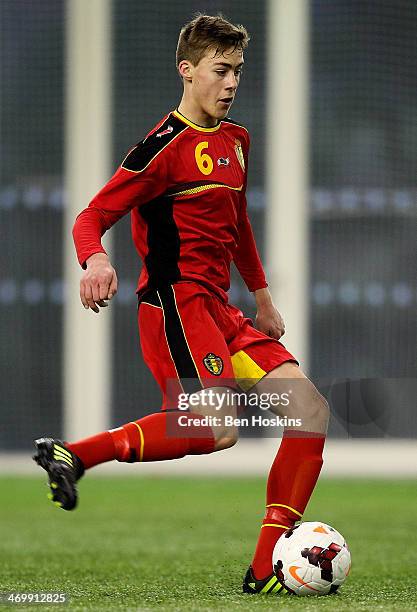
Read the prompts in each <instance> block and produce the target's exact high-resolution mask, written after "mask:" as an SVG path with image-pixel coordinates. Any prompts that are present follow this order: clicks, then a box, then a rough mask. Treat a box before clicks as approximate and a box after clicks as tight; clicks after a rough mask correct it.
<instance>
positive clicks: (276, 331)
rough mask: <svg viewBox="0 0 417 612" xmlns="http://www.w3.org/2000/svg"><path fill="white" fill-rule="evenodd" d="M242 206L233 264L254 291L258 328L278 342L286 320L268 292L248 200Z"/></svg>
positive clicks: (244, 200)
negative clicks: (248, 208)
mask: <svg viewBox="0 0 417 612" xmlns="http://www.w3.org/2000/svg"><path fill="white" fill-rule="evenodd" d="M242 205H243V206H242V208H243V210H242V212H241V218H240V222H239V245H238V249H237V252H236V254H235V257H234V262H235V264H236V267H237V269H238V270H239V273H240V275H241V276H242V278H243V280H244V281H245V283H246V285H247V287H248V289H249V291H251V292H253V294H254V296H255V300H256V309H257V313H256V319H255V324H256V328H257V329H259V330H260V331H262V332H263V333H264V334H267V335H268V336H271V337H272V338H276V339H277V340H279V338H280V337H281V336H282V335H283V333H284V331H285V325H284V321H283V319H282V316H281V314H280V313H279V312H278V310H277V308H276V307H275V305H274V303H273V301H272V297H271V294H270V292H269V289H268V283H267V282H266V278H265V272H264V269H263V266H262V263H261V259H260V257H259V253H258V249H257V248H256V243H255V238H254V235H253V231H252V227H251V224H250V221H249V217H248V213H247V205H246V198H245V197H244V199H243V202H242Z"/></svg>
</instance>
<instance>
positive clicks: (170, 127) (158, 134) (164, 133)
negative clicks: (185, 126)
mask: <svg viewBox="0 0 417 612" xmlns="http://www.w3.org/2000/svg"><path fill="white" fill-rule="evenodd" d="M173 130H174V128H173V127H172V125H169V126H168V127H167V129H166V130H163V131H162V132H158V133H157V135H156V137H157V138H160V137H161V136H166V135H167V134H171V132H172V131H173Z"/></svg>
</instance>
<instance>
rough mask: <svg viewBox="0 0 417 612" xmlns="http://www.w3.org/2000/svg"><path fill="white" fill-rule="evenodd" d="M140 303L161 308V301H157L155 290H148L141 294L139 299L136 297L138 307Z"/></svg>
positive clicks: (157, 296)
mask: <svg viewBox="0 0 417 612" xmlns="http://www.w3.org/2000/svg"><path fill="white" fill-rule="evenodd" d="M142 302H144V303H145V304H151V305H152V306H157V307H158V308H162V306H161V301H160V299H159V295H158V293H157V291H156V289H149V290H148V291H145V292H144V293H142V295H141V296H140V297H138V304H139V305H140V304H141V303H142Z"/></svg>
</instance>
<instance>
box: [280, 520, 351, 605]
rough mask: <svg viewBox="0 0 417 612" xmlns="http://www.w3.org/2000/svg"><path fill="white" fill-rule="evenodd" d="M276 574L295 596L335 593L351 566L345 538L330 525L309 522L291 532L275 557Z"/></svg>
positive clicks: (282, 540) (281, 540) (282, 537)
mask: <svg viewBox="0 0 417 612" xmlns="http://www.w3.org/2000/svg"><path fill="white" fill-rule="evenodd" d="M272 563H273V567H274V572H275V575H276V576H277V578H278V580H279V581H280V582H281V584H282V585H283V586H284V587H285V588H286V589H287V590H288V591H289V592H290V593H293V594H295V595H327V594H328V593H334V592H336V591H337V589H338V588H339V587H340V586H341V585H342V584H343V583H344V581H345V580H346V578H347V576H348V574H349V571H350V565H351V558H350V552H349V548H348V546H347V544H346V542H345V538H344V537H343V536H342V535H341V534H340V533H339V532H338V531H336V529H334V528H333V527H330V525H326V523H318V522H306V523H301V524H300V525H296V526H295V527H293V528H292V529H287V531H285V532H284V533H283V535H282V536H281V537H280V538H279V540H278V542H277V543H276V545H275V548H274V552H273V554H272Z"/></svg>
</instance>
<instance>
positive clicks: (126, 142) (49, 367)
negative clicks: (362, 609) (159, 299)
mask: <svg viewBox="0 0 417 612" xmlns="http://www.w3.org/2000/svg"><path fill="white" fill-rule="evenodd" d="M67 1H68V2H71V0H67ZM272 1H273V0H272ZM285 1H287V2H290V1H291V0H284V2H285ZM199 10H200V11H204V12H207V13H214V12H217V11H222V12H223V13H224V14H225V15H226V16H227V17H228V18H229V19H231V20H232V21H234V22H238V23H243V24H244V25H245V26H246V27H247V29H248V30H249V32H250V34H251V37H252V40H251V43H250V46H249V49H248V51H247V53H246V58H245V59H246V63H245V71H244V76H243V79H242V82H241V85H240V91H239V95H238V97H237V100H236V102H235V103H234V106H233V109H232V113H231V116H232V117H233V118H234V119H235V120H237V121H239V122H241V123H243V124H244V125H246V126H247V127H248V129H249V130H250V133H251V141H252V151H251V159H250V173H249V186H248V202H249V208H250V216H251V219H252V223H253V227H254V230H255V234H256V238H257V241H258V245H259V248H260V251H261V254H262V255H263V256H265V252H264V246H263V243H264V219H265V210H266V206H268V205H269V203H268V202H267V201H266V198H265V178H266V177H265V140H266V135H267V130H268V125H267V121H266V114H265V105H266V93H267V87H268V83H267V82H266V79H265V75H266V67H267V64H268V63H269V62H273V61H274V58H271V57H268V54H267V44H266V26H267V19H268V4H267V2H266V0H257V1H256V2H250V1H245V0H243V1H242V0H239V1H238V0H224V1H223V2H217V1H209V0H207V1H206V2H204V3H202V2H195V1H191V0H178V1H177V2H175V3H173V2H171V1H170V0H157V1H152V2H151V1H150V0H141V1H140V2H139V1H138V0H113V2H112V20H111V24H112V45H113V47H112V74H113V78H112V108H113V116H112V125H111V127H112V158H113V166H114V168H115V167H116V165H117V164H118V163H119V162H120V160H121V159H122V158H123V156H124V155H125V153H126V151H127V149H128V148H129V147H130V146H131V145H132V144H134V143H135V142H137V141H139V140H140V139H141V138H143V137H144V135H145V134H146V133H147V132H148V131H149V129H150V128H151V127H153V125H154V124H155V123H156V122H157V121H158V120H159V119H160V118H161V117H162V116H163V115H164V114H166V113H167V112H168V111H169V110H171V109H173V108H174V107H175V106H176V104H177V103H178V100H179V97H180V94H181V83H180V80H179V78H178V76H177V73H176V70H175V47H176V42H177V38H178V33H179V29H180V27H181V26H182V24H183V23H184V22H185V21H187V20H188V19H189V18H191V17H192V15H193V13H194V12H195V11H199ZM67 15H68V6H67V2H64V1H63V0H36V1H33V0H2V2H1V3H0V31H1V34H0V36H1V39H0V130H1V141H0V160H1V167H0V228H1V245H2V248H1V267H0V341H1V361H0V368H1V369H0V376H1V385H2V394H1V397H0V420H1V428H0V451H5V450H27V449H29V448H30V447H31V444H32V440H33V438H35V437H37V436H40V435H42V434H53V435H55V436H60V435H64V432H63V431H62V424H63V414H62V405H63V391H62V389H63V376H64V373H63V371H62V366H63V361H62V329H63V303H64V300H65V295H66V291H72V292H74V291H75V292H76V293H78V286H74V287H65V286H64V283H63V280H62V279H63V254H62V245H63V207H64V202H65V197H64V195H65V194H64V191H63V185H64V149H65V134H64V120H65V113H66V108H65V95H64V93H65V74H66V63H65V40H66V38H65V32H66V22H67ZM309 20H310V25H309V27H310V41H309V45H310V47H309V49H310V51H309V63H310V66H309V91H310V96H309V142H310V148H309V159H310V162H309V176H310V181H309V236H310V247H309V257H308V261H306V262H305V265H306V266H307V268H308V271H309V287H308V295H309V330H310V331H309V350H310V375H311V377H312V378H313V380H314V381H315V382H316V383H317V384H318V385H319V386H320V388H321V389H322V390H323V392H325V393H326V395H327V396H328V397H329V399H330V401H331V404H332V408H333V413H334V418H333V421H332V427H331V431H332V435H333V436H335V437H349V436H354V437H364V436H367V437H369V436H371V437H400V438H401V437H412V436H415V435H416V433H417V419H416V416H415V414H416V413H415V408H416V399H415V398H416V391H417V385H416V378H415V377H416V345H417V324H416V305H417V282H416V281H417V273H416V269H417V268H416V260H417V241H416V236H417V214H416V213H417V204H416V202H417V200H416V194H417V180H416V167H417V127H416V126H417V122H416V116H417V88H416V86H415V75H416V68H417V44H416V40H417V4H416V3H415V2H414V1H413V0H396V1H395V2H394V1H388V0H360V1H359V0H358V1H357V0H349V1H347V0H346V1H344V0H332V1H331V2H330V1H327V0H312V1H311V2H310V3H309ZM86 61H88V58H86ZM97 104H100V100H97ZM277 112H279V109H277ZM112 170H113V169H109V175H110V174H111V173H112ZM90 195H93V194H90ZM87 204H88V200H87V201H85V202H79V203H77V205H78V207H79V210H81V209H82V208H84V207H85V206H86V205H87ZM283 222H285V220H283ZM112 233H113V257H112V260H113V264H114V265H115V267H116V269H117V272H118V276H119V281H120V286H119V292H118V295H117V298H116V299H115V300H114V302H113V303H112V310H113V316H112V322H113V327H112V331H111V334H112V344H113V353H112V354H113V359H112V363H113V372H114V374H113V385H112V398H111V415H110V423H109V426H116V425H118V424H120V423H124V422H126V421H128V420H132V419H137V418H139V417H140V416H141V415H143V414H146V413H149V412H154V411H156V410H158V408H159V405H160V393H159V390H158V387H157V385H156V383H155V382H154V380H153V379H152V377H151V375H150V373H149V371H148V370H147V368H146V366H145V365H144V363H143V361H142V357H141V354H140V352H139V341H138V335H137V327H136V299H135V293H134V290H135V285H136V279H137V275H138V273H139V270H140V268H139V261H138V259H137V256H136V254H135V251H134V247H133V244H132V242H131V239H130V227H129V218H124V219H123V220H122V221H121V222H120V223H119V224H118V225H117V226H116V227H115V228H113V230H112ZM74 257H75V254H74ZM288 259H289V265H290V259H291V254H289V258H288ZM80 274H81V270H80ZM230 300H231V301H232V302H234V303H236V304H237V305H239V306H240V307H241V308H242V309H243V310H244V311H245V312H246V313H248V314H249V315H250V316H253V315H254V312H255V311H254V303H253V300H252V297H251V295H250V294H249V293H248V292H247V290H246V289H245V287H244V286H243V284H242V282H241V281H240V280H239V278H238V277H237V275H236V274H234V275H233V285H232V288H231V291H230ZM80 307H81V306H80ZM278 307H279V304H278ZM86 315H87V316H93V315H91V313H86ZM87 433H92V432H86V434H87ZM242 433H243V435H248V432H242ZM258 433H259V432H258Z"/></svg>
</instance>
